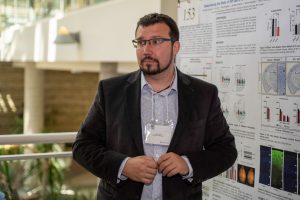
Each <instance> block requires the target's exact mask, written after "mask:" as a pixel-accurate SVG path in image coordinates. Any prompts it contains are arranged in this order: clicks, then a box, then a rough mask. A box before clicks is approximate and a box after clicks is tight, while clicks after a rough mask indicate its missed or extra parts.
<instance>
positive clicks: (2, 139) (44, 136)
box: [0, 132, 76, 161]
mask: <svg viewBox="0 0 300 200" xmlns="http://www.w3.org/2000/svg"><path fill="white" fill-rule="evenodd" d="M75 137H76V132H64V133H38V134H26V135H24V134H22V135H20V134H18V135H0V145H20V144H53V143H73V142H74V140H75ZM71 156H72V152H71V151H63V152H46V153H26V154H14V155H0V161H2V160H28V159H37V158H49V157H59V158H64V157H71Z"/></svg>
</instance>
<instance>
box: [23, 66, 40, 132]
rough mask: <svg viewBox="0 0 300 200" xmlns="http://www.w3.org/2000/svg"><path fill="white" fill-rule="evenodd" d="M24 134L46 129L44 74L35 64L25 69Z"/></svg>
mask: <svg viewBox="0 0 300 200" xmlns="http://www.w3.org/2000/svg"><path fill="white" fill-rule="evenodd" d="M24 71H25V73H24V76H25V78H24V82H25V83H24V134H31V133H41V132H42V130H43V128H44V72H43V70H39V69H37V68H36V66H35V63H28V64H27V65H26V66H25V67H24Z"/></svg>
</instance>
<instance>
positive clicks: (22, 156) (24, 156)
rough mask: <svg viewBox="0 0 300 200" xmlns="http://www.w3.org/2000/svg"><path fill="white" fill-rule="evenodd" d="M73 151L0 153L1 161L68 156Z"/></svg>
mask: <svg viewBox="0 0 300 200" xmlns="http://www.w3.org/2000/svg"><path fill="white" fill-rule="evenodd" d="M71 156H72V152H71V151H63V152H48V153H26V154H14V155H0V161H4V160H31V159H40V158H50V157H55V158H67V157H71Z"/></svg>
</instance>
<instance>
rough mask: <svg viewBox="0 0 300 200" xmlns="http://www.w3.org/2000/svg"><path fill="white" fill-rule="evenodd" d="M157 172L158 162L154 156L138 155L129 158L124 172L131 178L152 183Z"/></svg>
mask: <svg viewBox="0 0 300 200" xmlns="http://www.w3.org/2000/svg"><path fill="white" fill-rule="evenodd" d="M156 173H157V163H156V162H155V160H154V159H153V158H152V157H149V156H137V157H133V158H129V159H128V160H127V162H126V164H125V166H124V169H123V172H122V174H123V175H124V176H126V177H128V178H130V179H131V180H134V181H137V182H142V183H144V184H151V183H152V181H153V179H154V177H155V175H156Z"/></svg>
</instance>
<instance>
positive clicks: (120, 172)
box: [117, 157, 129, 183]
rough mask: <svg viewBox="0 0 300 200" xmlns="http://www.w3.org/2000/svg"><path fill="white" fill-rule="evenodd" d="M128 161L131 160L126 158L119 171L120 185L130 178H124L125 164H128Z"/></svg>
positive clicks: (118, 181)
mask: <svg viewBox="0 0 300 200" xmlns="http://www.w3.org/2000/svg"><path fill="white" fill-rule="evenodd" d="M128 159H129V157H127V158H125V159H124V160H123V162H122V163H121V166H120V168H119V171H118V179H117V183H120V182H121V181H125V180H127V178H128V177H126V176H124V175H123V174H122V172H123V169H124V167H125V164H126V162H127V160H128Z"/></svg>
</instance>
